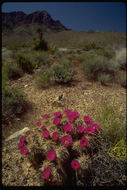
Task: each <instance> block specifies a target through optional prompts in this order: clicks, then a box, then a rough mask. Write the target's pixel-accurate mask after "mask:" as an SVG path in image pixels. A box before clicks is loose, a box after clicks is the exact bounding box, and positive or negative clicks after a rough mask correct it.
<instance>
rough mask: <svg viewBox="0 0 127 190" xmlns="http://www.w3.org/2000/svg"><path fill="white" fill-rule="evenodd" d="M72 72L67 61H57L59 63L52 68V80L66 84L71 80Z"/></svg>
mask: <svg viewBox="0 0 127 190" xmlns="http://www.w3.org/2000/svg"><path fill="white" fill-rule="evenodd" d="M73 75H74V71H73V68H72V65H71V63H70V62H69V61H68V60H67V59H63V58H62V59H59V63H57V64H55V65H53V66H52V80H53V81H55V82H58V83H68V82H70V81H71V80H72V77H73Z"/></svg>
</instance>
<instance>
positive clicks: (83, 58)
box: [76, 54, 86, 62]
mask: <svg viewBox="0 0 127 190" xmlns="http://www.w3.org/2000/svg"><path fill="white" fill-rule="evenodd" d="M85 56H86V55H85V54H81V55H78V56H76V60H77V61H79V62H83V61H84V60H85Z"/></svg>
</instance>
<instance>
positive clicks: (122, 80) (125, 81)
mask: <svg viewBox="0 0 127 190" xmlns="http://www.w3.org/2000/svg"><path fill="white" fill-rule="evenodd" d="M116 79H117V81H118V83H119V84H120V85H121V86H123V87H126V86H127V76H126V73H120V74H119V75H117V76H116Z"/></svg>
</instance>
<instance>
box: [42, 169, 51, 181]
mask: <svg viewBox="0 0 127 190" xmlns="http://www.w3.org/2000/svg"><path fill="white" fill-rule="evenodd" d="M42 175H43V177H44V179H48V178H49V177H50V175H51V169H50V168H45V169H44V171H43V172H42Z"/></svg>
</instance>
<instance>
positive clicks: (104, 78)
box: [98, 73, 111, 85]
mask: <svg viewBox="0 0 127 190" xmlns="http://www.w3.org/2000/svg"><path fill="white" fill-rule="evenodd" d="M110 79H111V78H110V75H108V74H105V73H100V74H99V75H98V81H99V82H101V84H102V85H107V83H109V82H110Z"/></svg>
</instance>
